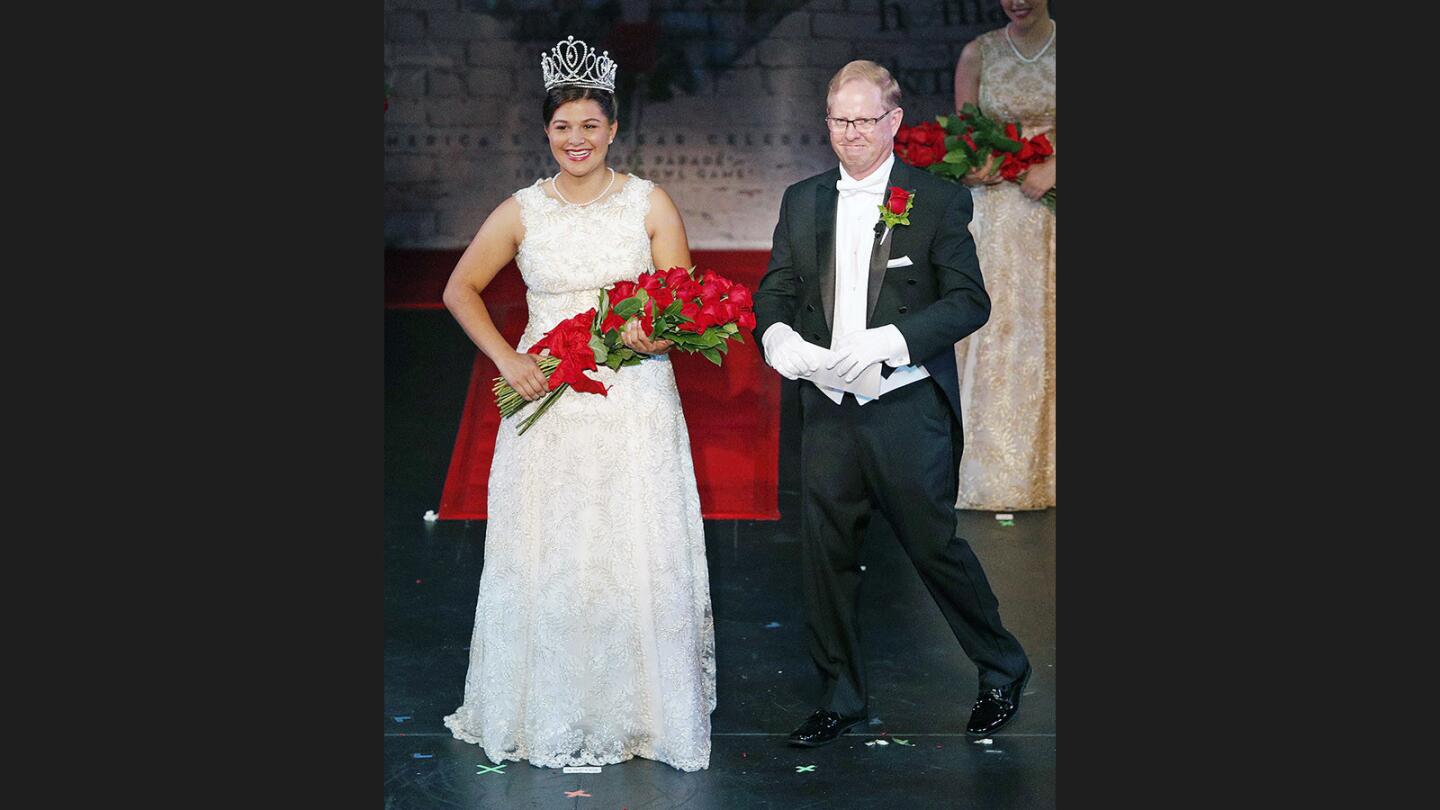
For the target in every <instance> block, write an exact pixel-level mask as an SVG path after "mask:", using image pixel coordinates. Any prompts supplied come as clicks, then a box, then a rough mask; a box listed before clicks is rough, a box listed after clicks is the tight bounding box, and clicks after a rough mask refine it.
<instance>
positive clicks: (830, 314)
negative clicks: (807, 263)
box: [815, 169, 840, 331]
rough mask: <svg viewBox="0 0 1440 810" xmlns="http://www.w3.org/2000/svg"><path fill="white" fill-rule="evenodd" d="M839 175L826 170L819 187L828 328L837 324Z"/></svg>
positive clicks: (818, 243) (818, 240)
mask: <svg viewBox="0 0 1440 810" xmlns="http://www.w3.org/2000/svg"><path fill="white" fill-rule="evenodd" d="M839 177H840V170H839V169H836V170H834V171H831V172H826V173H825V174H824V175H823V176H822V177H821V179H820V183H819V185H817V186H816V187H815V255H816V257H817V258H818V263H817V266H816V268H815V269H816V270H817V271H819V273H820V303H821V304H822V306H823V309H824V310H825V328H826V330H827V331H828V330H830V329H833V328H834V325H835V207H836V201H837V200H838V199H839V192H837V191H836V190H835V181H836V180H837V179H838V178H839Z"/></svg>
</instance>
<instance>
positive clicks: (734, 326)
mask: <svg viewBox="0 0 1440 810" xmlns="http://www.w3.org/2000/svg"><path fill="white" fill-rule="evenodd" d="M720 328H721V329H722V330H723V331H724V332H725V334H727V335H733V334H735V333H736V332H739V331H740V324H738V323H735V322H734V321H731V322H730V323H727V324H725V325H724V326H722V327H720Z"/></svg>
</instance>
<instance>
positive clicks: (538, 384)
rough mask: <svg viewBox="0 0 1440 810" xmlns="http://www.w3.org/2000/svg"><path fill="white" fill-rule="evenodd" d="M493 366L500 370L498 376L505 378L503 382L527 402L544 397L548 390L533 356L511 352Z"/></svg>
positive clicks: (547, 384)
mask: <svg viewBox="0 0 1440 810" xmlns="http://www.w3.org/2000/svg"><path fill="white" fill-rule="evenodd" d="M495 366H496V367H497V368H499V369H500V376H502V377H504V378H505V382H507V383H509V384H510V387H511V388H514V389H515V393H517V394H519V395H520V396H522V397H524V398H525V399H526V400H527V401H529V402H534V401H535V400H537V399H539V398H541V397H543V396H545V394H546V393H547V392H548V391H549V390H550V383H549V381H548V380H546V379H545V372H543V371H541V370H540V364H539V363H538V362H536V360H535V355H533V354H522V353H520V352H515V351H512V352H510V354H509V355H508V356H504V357H501V358H500V359H498V360H496V361H495Z"/></svg>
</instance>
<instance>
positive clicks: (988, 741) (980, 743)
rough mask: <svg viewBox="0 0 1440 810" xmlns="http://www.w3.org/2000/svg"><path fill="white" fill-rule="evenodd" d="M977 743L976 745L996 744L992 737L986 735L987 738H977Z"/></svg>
mask: <svg viewBox="0 0 1440 810" xmlns="http://www.w3.org/2000/svg"><path fill="white" fill-rule="evenodd" d="M975 744H976V745H994V744H995V741H994V740H992V739H990V738H989V737H986V738H985V739H983V740H976V741H975Z"/></svg>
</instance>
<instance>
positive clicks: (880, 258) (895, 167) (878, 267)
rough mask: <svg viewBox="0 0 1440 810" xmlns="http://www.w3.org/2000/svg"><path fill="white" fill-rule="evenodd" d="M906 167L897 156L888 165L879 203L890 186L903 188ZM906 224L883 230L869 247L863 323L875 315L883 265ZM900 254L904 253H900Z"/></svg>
mask: <svg viewBox="0 0 1440 810" xmlns="http://www.w3.org/2000/svg"><path fill="white" fill-rule="evenodd" d="M907 170H908V169H907V167H906V165H905V164H904V163H902V162H900V159H899V158H898V157H897V158H896V159H895V163H894V164H892V165H891V166H890V177H889V178H888V179H886V181H885V195H884V196H883V197H881V198H880V204H881V205H884V204H885V201H886V200H888V199H890V187H891V186H900V187H901V188H905V187H906V186H905V182H906V180H907V179H908V178H907V177H906V171H907ZM875 221H876V222H879V221H880V211H879V209H876V211H875ZM905 227H906V226H904V225H897V226H896V227H894V228H890V229H889V230H888V231H886V232H885V238H884V239H883V240H880V239H876V240H875V242H874V244H873V245H872V247H871V248H870V278H869V281H868V282H867V283H866V285H865V299H866V301H865V325H866V326H869V325H870V319H871V318H872V317H874V315H875V302H876V301H878V300H880V287H881V285H883V284H884V283H885V265H887V264H889V262H890V256H891V255H892V254H893V253H894V252H895V239H896V238H897V237H898V236H899V231H901V230H903V229H904V228H905ZM900 255H902V256H903V255H905V254H904V253H901V254H900Z"/></svg>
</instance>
